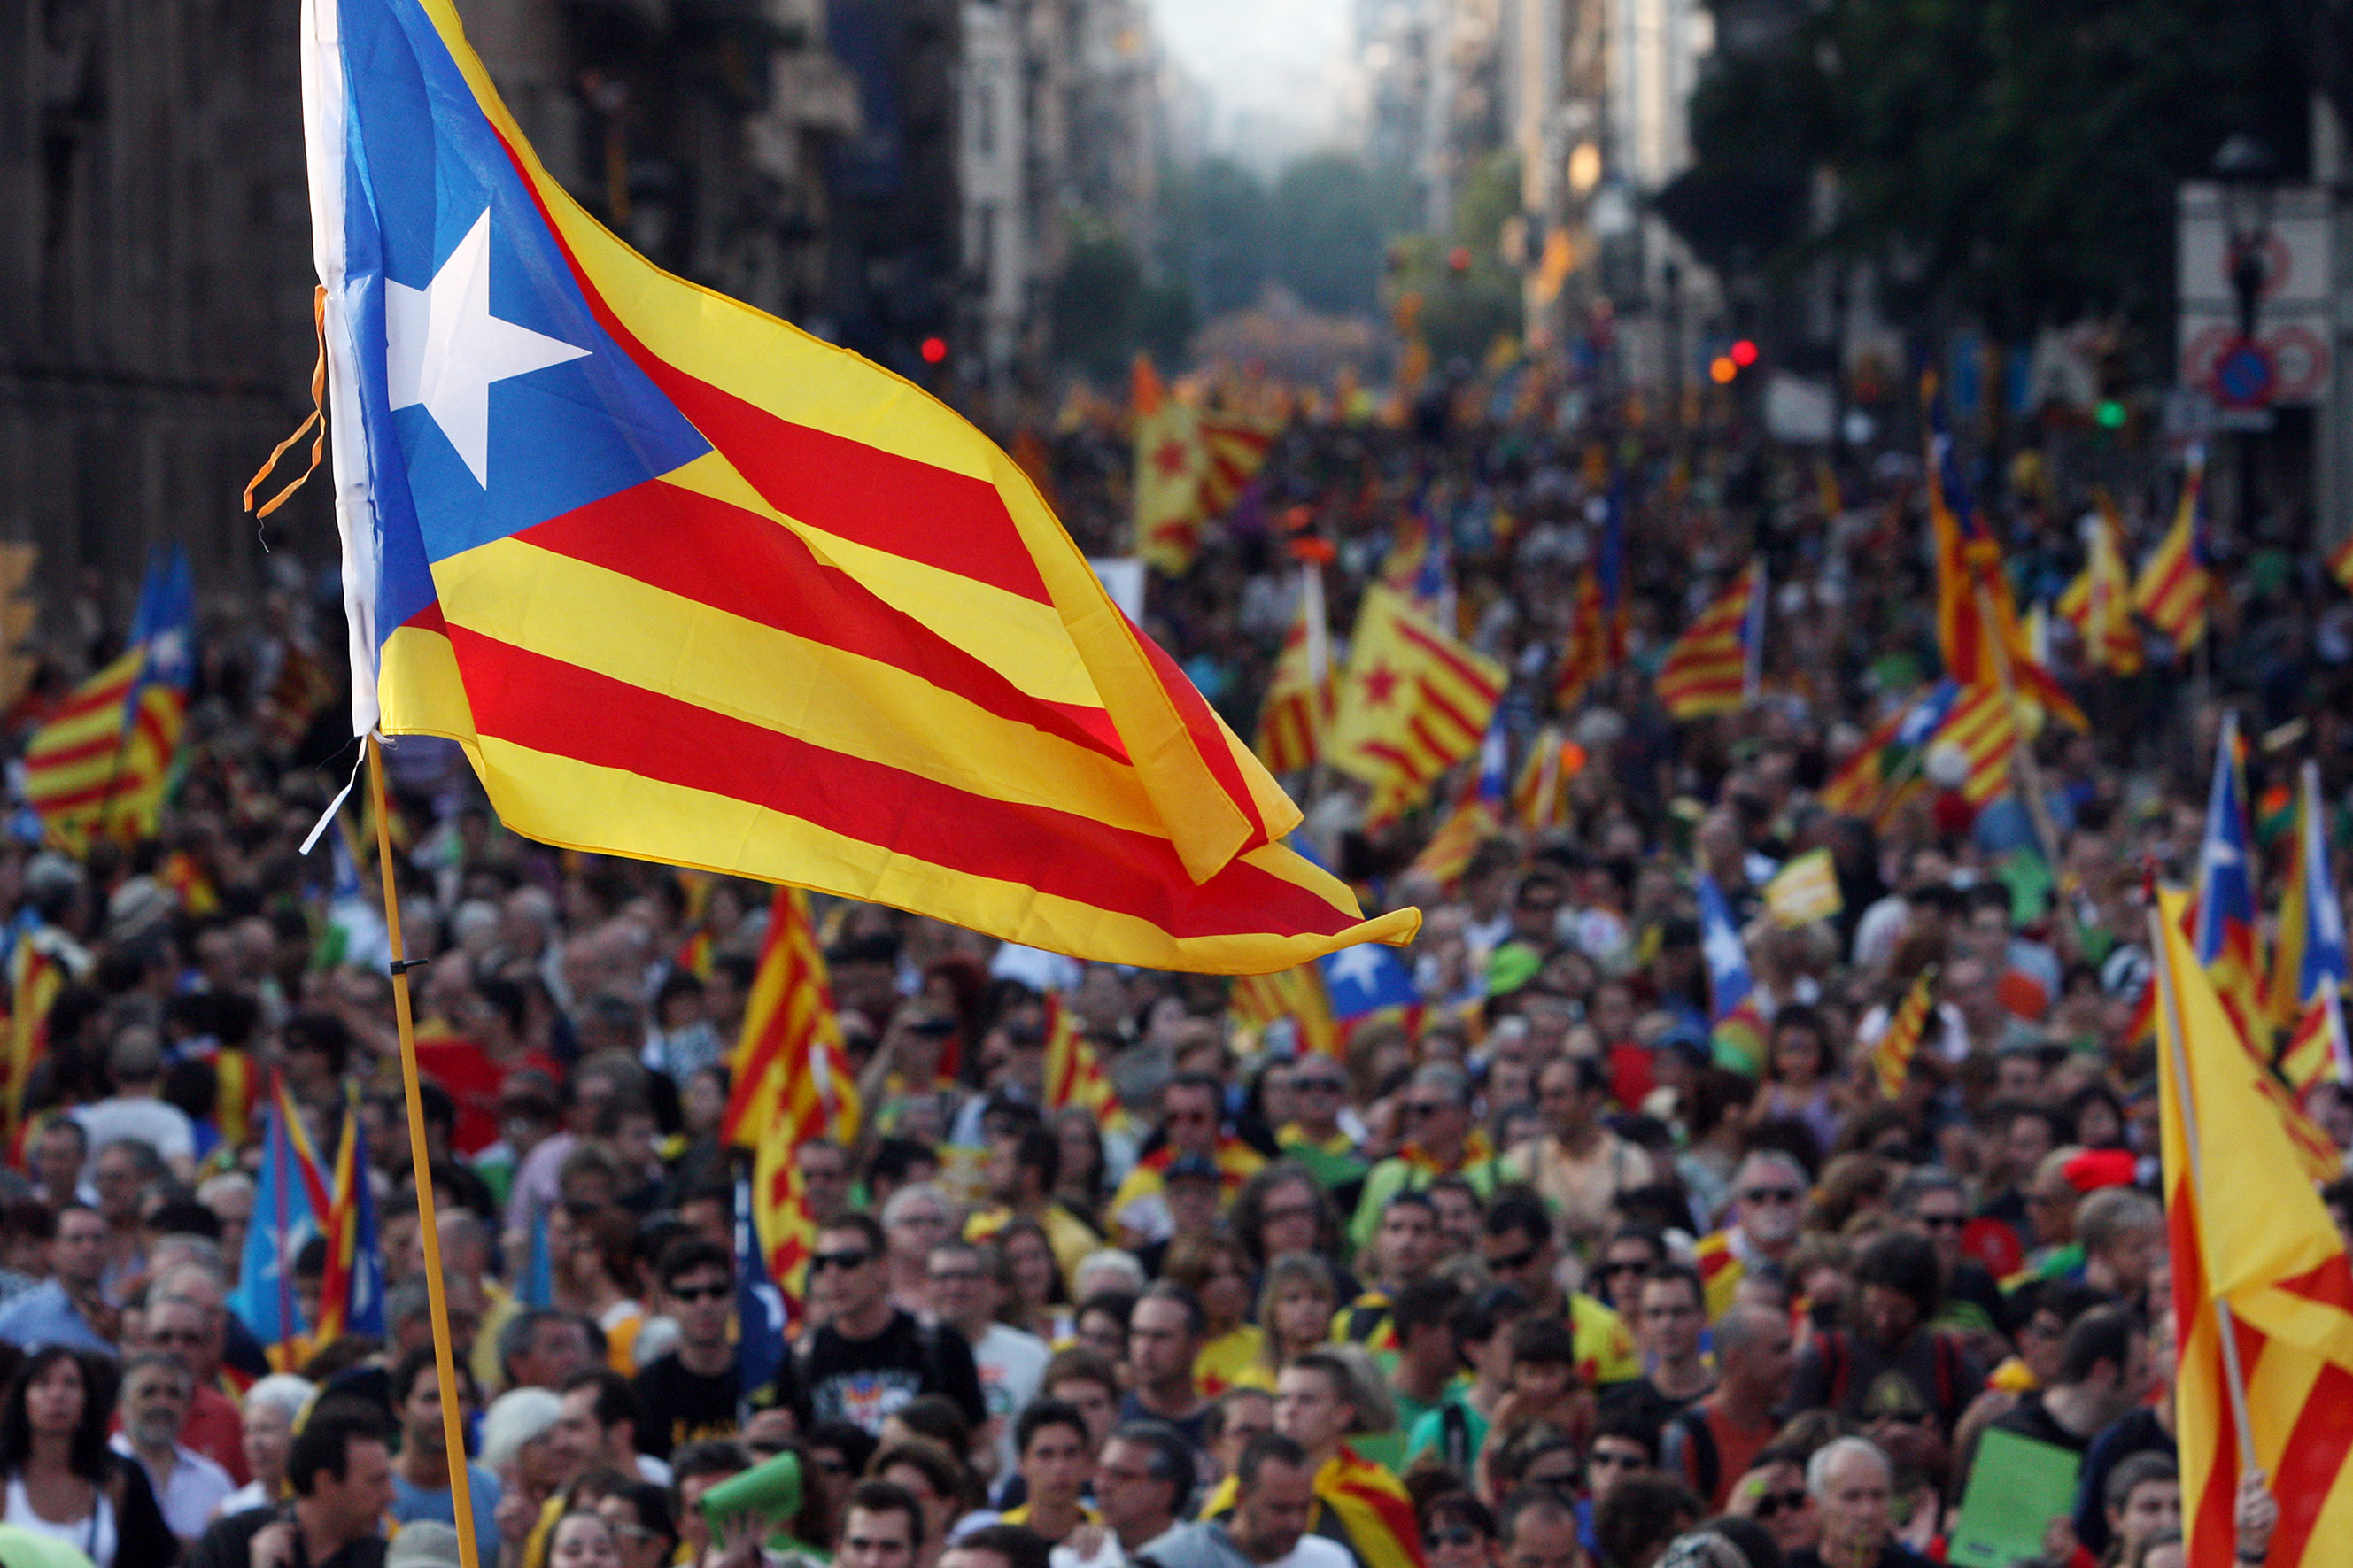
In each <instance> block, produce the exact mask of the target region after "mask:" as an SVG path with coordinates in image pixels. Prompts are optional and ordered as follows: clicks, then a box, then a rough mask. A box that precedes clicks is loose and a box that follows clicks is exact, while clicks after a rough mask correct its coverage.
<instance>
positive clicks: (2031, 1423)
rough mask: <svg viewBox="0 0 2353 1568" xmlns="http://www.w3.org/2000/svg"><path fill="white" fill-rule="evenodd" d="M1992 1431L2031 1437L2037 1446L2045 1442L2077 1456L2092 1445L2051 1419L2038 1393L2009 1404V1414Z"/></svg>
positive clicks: (2089, 1439)
mask: <svg viewBox="0 0 2353 1568" xmlns="http://www.w3.org/2000/svg"><path fill="white" fill-rule="evenodd" d="M1993 1429H1994V1430H1995V1431H1997V1432H2011V1433H2015V1434H2016V1435H2018V1436H2021V1437H2031V1438H2033V1439H2034V1440H2035V1441H2036V1442H2038V1443H2048V1444H2050V1445H2051V1446H2052V1447H2054V1448H2064V1449H2066V1450H2067V1451H2068V1452H2069V1453H2071V1454H2080V1453H2082V1452H2083V1451H2084V1449H2086V1448H2088V1447H2091V1446H2092V1439H2091V1438H2089V1437H2078V1436H2075V1434H2073V1432H2070V1431H2068V1430H2067V1428H2065V1427H2064V1426H2060V1425H2059V1423H2058V1422H2057V1421H2055V1420H2053V1419H2052V1415H2051V1408H2050V1406H2049V1405H2044V1404H2043V1403H2042V1394H2028V1395H2026V1396H2025V1397H2024V1398H2022V1399H2021V1400H2020V1401H2019V1402H2018V1403H2017V1404H2016V1405H2011V1406H2010V1414H2008V1415H2004V1416H2003V1417H2002V1418H2001V1419H2000V1420H1999V1421H1996V1422H1995V1423H1994V1424H1993Z"/></svg>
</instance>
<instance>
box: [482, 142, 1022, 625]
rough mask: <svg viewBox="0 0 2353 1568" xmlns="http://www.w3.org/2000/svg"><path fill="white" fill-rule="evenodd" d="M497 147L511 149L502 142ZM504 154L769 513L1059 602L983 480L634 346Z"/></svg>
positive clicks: (611, 323)
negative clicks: (820, 426)
mask: <svg viewBox="0 0 2353 1568" xmlns="http://www.w3.org/2000/svg"><path fill="white" fill-rule="evenodd" d="M493 130H494V132H495V127H494V128H493ZM500 141H501V145H502V146H504V144H505V138H504V136H503V135H502V134H501V137H500ZM506 153H507V157H508V160H509V161H510V162H511V163H513V164H514V168H515V173H516V174H519V175H520V176H522V186H523V190H524V192H525V193H526V194H527V195H529V196H530V197H531V200H532V205H533V206H534V207H535V208H537V209H538V212H539V216H540V219H541V221H542V222H543V224H545V226H546V228H547V234H548V237H549V238H550V239H551V240H553V241H554V244H555V246H556V247H557V248H558V249H559V250H561V251H562V252H563V254H564V259H565V262H566V264H568V265H569V266H570V267H571V268H572V277H573V280H574V281H575V282H576V283H578V284H579V285H580V292H581V296H582V298H584V299H585V300H586V301H587V304H588V309H589V310H590V312H591V313H592V314H594V315H595V316H596V321H597V324H598V325H599V326H602V327H603V328H604V329H605V331H607V332H608V333H610V334H611V335H612V337H613V341H614V342H617V343H619V344H620V345H621V348H622V350H623V351H624V352H625V353H628V355H629V357H630V358H631V359H633V360H635V361H637V363H638V368H639V369H641V370H643V371H644V372H645V373H646V374H647V375H648V376H649V378H651V380H652V381H653V383H654V384H655V385H657V386H659V387H660V388H661V389H662V391H663V392H665V393H667V394H668V395H669V396H670V401H671V402H672V403H674V404H676V405H678V409H679V412H681V414H683V415H685V416H687V418H689V419H690V420H691V421H693V423H694V426H695V428H696V429H697V430H699V431H701V432H702V437H703V438H704V439H705V440H707V441H709V442H710V443H711V444H712V446H713V447H718V448H719V449H720V450H721V451H722V452H723V453H724V454H725V455H726V457H727V460H728V461H729V462H731V463H733V464H734V465H735V468H736V470H737V471H738V472H740V473H741V474H742V475H743V476H744V479H747V480H749V481H750V482H751V485H752V487H753V488H754V489H756V490H758V491H759V492H760V494H761V495H762V496H763V497H765V499H766V500H767V501H768V503H769V504H770V505H771V506H774V507H775V508H776V510H778V511H781V512H783V513H784V514H785V515H786V516H787V517H792V518H797V519H798V520H799V521H803V522H806V523H807V524H809V525H810V526H811V527H813V528H821V529H823V530H825V531H827V532H828V533H834V534H839V535H840V536H841V537H842V538H844V539H848V540H851V541H854V542H857V543H860V544H865V545H871V547H873V548H874V549H876V550H881V551H886V552H889V553H891V554H892V555H897V556H901V557H902V558H904V559H906V560H909V561H920V562H923V563H925V564H926V565H931V566H936V567H939V568H940V569H941V570H942V571H944V572H951V573H954V574H955V575H957V576H959V577H970V578H972V579H974V580H975V581H976V582H982V583H987V584H990V585H991V586H994V587H998V588H1002V589H1004V590H1005V591H1007V592H1008V593H1011V594H1018V595H1021V596H1022V597H1024V598H1027V599H1035V600H1037V601H1038V602H1039V603H1040V604H1051V603H1052V602H1053V599H1052V596H1051V595H1050V594H1049V593H1048V592H1047V591H1046V584H1045V580H1044V579H1043V578H1042V577H1040V576H1039V574H1038V563H1037V561H1036V560H1035V559H1034V558H1033V557H1032V556H1031V555H1030V553H1029V543H1028V542H1027V541H1025V540H1024V539H1023V538H1022V537H1021V532H1020V530H1019V529H1018V527H1017V526H1016V525H1015V523H1014V521H1013V516H1012V514H1011V513H1010V512H1008V510H1006V509H1005V500H1004V498H1003V497H1002V496H1000V495H998V494H997V487H996V486H995V485H993V484H991V483H990V482H989V481H987V479H975V478H973V477H972V476H970V475H968V474H958V473H954V472H951V471H950V470H948V469H946V468H935V467H934V466H933V465H932V464H930V463H925V462H919V461H917V460H916V459H915V458H902V457H900V456H899V455H898V454H896V453H893V452H886V451H883V450H882V449H881V448H880V447H870V446H867V445H865V444H864V443H863V442H860V441H853V440H850V439H849V438H848V437H842V436H835V435H831V434H828V432H826V431H822V430H816V429H812V428H810V427H809V426H805V425H795V424H793V423H791V422H790V421H788V420H785V419H780V418H778V417H777V416H775V415H773V414H770V413H769V412H768V411H767V410H765V409H764V408H761V407H759V406H758V405H754V404H752V403H749V402H747V401H745V400H744V399H743V398H741V397H738V396H736V395H734V394H733V393H732V392H728V391H725V390H723V389H722V388H720V387H717V386H713V385H712V384H710V383H709V382H706V381H703V380H702V379H701V378H699V377H697V376H695V375H692V374H689V373H688V372H686V371H683V370H681V369H680V368H679V367H678V366H676V365H674V364H671V363H670V362H669V361H667V360H665V359H663V358H661V357H660V356H659V355H658V354H656V353H653V351H652V350H650V349H649V348H647V347H646V345H645V344H644V343H642V342H638V339H637V336H636V334H634V333H632V332H631V331H629V330H628V327H626V326H624V325H623V324H622V322H621V320H620V318H619V317H618V316H616V315H615V314H614V313H613V311H612V309H611V307H609V306H607V304H606V303H605V298H604V296H603V295H602V294H601V293H599V292H598V290H597V289H596V281H595V280H594V279H591V278H590V277H589V276H588V273H587V270H586V268H583V267H582V266H581V265H580V258H578V257H576V256H575V255H573V254H572V247H571V246H570V245H569V244H567V243H566V242H565V237H564V231H563V230H562V229H561V228H560V227H558V226H556V223H555V218H554V214H552V213H550V212H549V211H548V209H547V204H546V202H545V200H544V199H543V198H542V196H541V195H540V192H539V187H538V186H537V185H536V184H534V183H533V180H532V177H531V171H530V169H529V168H528V167H527V166H526V164H525V162H524V160H523V159H522V158H521V157H520V156H518V155H517V153H516V150H515V149H514V148H512V147H506Z"/></svg>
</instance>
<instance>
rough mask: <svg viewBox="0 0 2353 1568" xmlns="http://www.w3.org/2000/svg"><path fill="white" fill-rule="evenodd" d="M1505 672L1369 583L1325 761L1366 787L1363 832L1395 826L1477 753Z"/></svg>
mask: <svg viewBox="0 0 2353 1568" xmlns="http://www.w3.org/2000/svg"><path fill="white" fill-rule="evenodd" d="M1510 673H1511V672H1510V671H1509V670H1507V669H1505V668H1504V666H1503V665H1501V664H1500V663H1498V662H1496V661H1495V660H1494V659H1492V658H1488V657H1487V656H1486V655H1485V654H1483V653H1481V652H1479V651H1478V650H1477V649H1476V648H1473V647H1470V646H1469V645H1468V644H1465V643H1461V642H1457V641H1456V640H1455V639H1454V638H1452V637H1448V636H1447V635H1446V634H1445V633H1444V632H1443V631H1441V630H1440V629H1439V627H1438V626H1437V625H1436V624H1435V623H1433V622H1432V621H1431V620H1430V617H1428V616H1424V615H1422V614H1421V613H1420V612H1419V611H1418V610H1416V609H1415V608H1414V607H1413V605H1411V604H1410V603H1409V602H1408V601H1407V599H1406V598H1405V596H1404V595H1401V594H1398V593H1397V592H1395V591H1394V590H1392V589H1388V588H1385V587H1382V586H1381V585H1380V584H1373V585H1371V586H1370V587H1368V588H1366V590H1365V601H1364V605H1363V606H1362V607H1361V608H1360V609H1359V610H1358V611H1357V613H1356V636H1355V637H1354V638H1353V639H1352V640H1351V643H1350V647H1349V649H1348V668H1347V670H1346V672H1345V674H1344V675H1343V676H1342V677H1341V679H1340V692H1339V700H1338V706H1337V711H1336V712H1335V714H1334V717H1333V720H1332V732H1331V734H1330V736H1329V737H1328V738H1327V739H1326V742H1325V747H1324V761H1325V762H1326V763H1330V764H1331V765H1332V766H1333V767H1335V768H1337V769H1339V770H1340V771H1341V772H1342V773H1347V774H1349V775H1350V776H1351V777H1354V778H1357V779H1361V780H1363V781H1364V782H1365V783H1366V784H1370V785H1371V786H1372V790H1373V797H1372V801H1371V803H1370V804H1369V805H1367V806H1366V811H1365V819H1366V825H1367V826H1378V825H1380V824H1382V823H1385V822H1391V821H1394V820H1396V819H1397V818H1398V816H1401V815H1402V814H1403V813H1405V812H1406V811H1408V810H1409V809H1411V808H1412V807H1413V806H1415V805H1419V803H1420V802H1421V801H1422V799H1423V798H1424V797H1426V796H1427V795H1429V794H1430V789H1431V787H1432V786H1433V785H1435V784H1437V783H1438V779H1439V775H1440V774H1441V773H1445V772H1446V771H1447V770H1448V769H1449V768H1451V767H1452V766H1454V765H1455V764H1456V763H1460V762H1461V761H1463V760H1464V759H1466V758H1467V757H1469V756H1470V755H1471V753H1472V752H1474V751H1476V750H1478V747H1479V742H1480V740H1481V739H1482V737H1483V736H1484V735H1485V734H1486V732H1487V725H1488V722H1489V721H1491V720H1492V719H1493V718H1494V716H1495V704H1496V703H1497V702H1498V701H1500V700H1502V699H1503V695H1504V685H1505V683H1506V682H1507V681H1508V680H1509V679H1510Z"/></svg>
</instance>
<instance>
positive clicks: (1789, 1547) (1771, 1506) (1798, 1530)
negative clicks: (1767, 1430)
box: [1724, 1443, 1822, 1557]
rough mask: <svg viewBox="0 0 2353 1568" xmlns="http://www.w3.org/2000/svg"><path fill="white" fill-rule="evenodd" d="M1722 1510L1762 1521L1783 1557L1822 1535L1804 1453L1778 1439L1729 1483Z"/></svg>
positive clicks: (1815, 1542)
mask: <svg viewBox="0 0 2353 1568" xmlns="http://www.w3.org/2000/svg"><path fill="white" fill-rule="evenodd" d="M1724 1511H1725V1512H1726V1513H1729V1514H1733V1515H1735V1516H1736V1517H1738V1518H1741V1519H1753V1520H1755V1521H1757V1523H1759V1524H1761V1525H1763V1526H1764V1527H1765V1528H1766V1530H1767V1531H1769V1532H1770V1533H1771V1534H1772V1537H1773V1544H1774V1545H1776V1546H1778V1547H1779V1548H1780V1549H1781V1555H1782V1556H1784V1557H1788V1556H1792V1555H1794V1554H1796V1553H1797V1552H1803V1551H1807V1550H1809V1549H1810V1548H1812V1547H1814V1546H1816V1545H1818V1544H1820V1541H1821V1538H1822V1521H1820V1519H1819V1518H1817V1517H1816V1516H1815V1513H1814V1497H1813V1494H1812V1493H1811V1492H1810V1491H1808V1490H1807V1489H1806V1460H1805V1455H1804V1453H1803V1451H1802V1450H1799V1449H1798V1448H1794V1447H1783V1446H1781V1445H1780V1444H1778V1443H1776V1444H1773V1445H1770V1446H1769V1447H1767V1448H1766V1449H1765V1451H1764V1452H1762V1453H1760V1454H1758V1455H1757V1458H1756V1460H1755V1462H1754V1463H1752V1464H1751V1465H1750V1466H1749V1467H1748V1471H1747V1473H1746V1475H1743V1476H1742V1477H1741V1478H1740V1479H1738V1480H1737V1481H1735V1482H1734V1483H1733V1486H1732V1496H1731V1498H1730V1499H1729V1500H1726V1502H1725V1506H1724Z"/></svg>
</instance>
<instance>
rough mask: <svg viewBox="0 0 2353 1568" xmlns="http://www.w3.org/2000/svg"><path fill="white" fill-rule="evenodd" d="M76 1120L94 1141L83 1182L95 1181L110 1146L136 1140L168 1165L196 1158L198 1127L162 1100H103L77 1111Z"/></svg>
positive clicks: (183, 1113)
mask: <svg viewBox="0 0 2353 1568" xmlns="http://www.w3.org/2000/svg"><path fill="white" fill-rule="evenodd" d="M73 1119H74V1120H75V1121H79V1122H80V1123H81V1130H82V1132H83V1133H84V1135H85V1136H87V1137H88V1138H89V1139H90V1163H89V1164H88V1165H86V1166H84V1167H83V1169H82V1179H83V1180H84V1181H89V1180H90V1179H91V1173H92V1172H93V1171H95V1170H96V1168H97V1166H98V1156H99V1154H100V1152H102V1151H104V1149H105V1148H106V1146H107V1145H108V1144H109V1143H119V1142H121V1141H122V1140H123V1139H126V1138H128V1139H132V1140H133V1141H135V1142H141V1143H144V1144H146V1145H147V1146H148V1147H149V1148H151V1149H153V1150H154V1151H155V1152H156V1153H158V1154H160V1155H162V1156H163V1157H164V1160H165V1161H166V1162H169V1163H179V1164H182V1165H183V1166H184V1167H185V1163H189V1162H193V1161H194V1160H195V1157H196V1129H195V1123H194V1122H192V1121H189V1120H188V1113H187V1112H186V1111H185V1110H181V1109H180V1108H179V1107H178V1106H176V1105H166V1104H164V1102H163V1101H162V1100H123V1099H119V1098H118V1099H113V1100H100V1101H99V1102H98V1103H97V1104H96V1105H85V1106H82V1107H80V1108H79V1109H78V1110H75V1111H74V1113H73Z"/></svg>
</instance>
